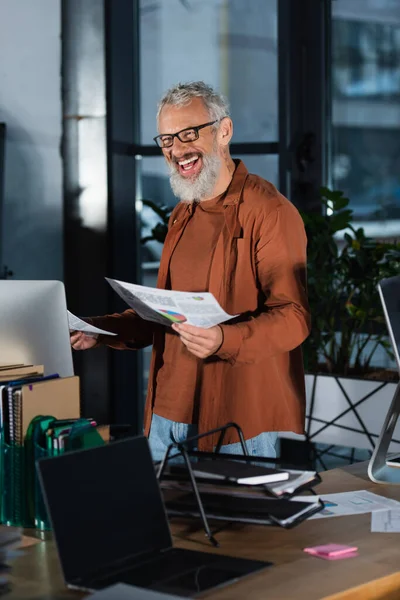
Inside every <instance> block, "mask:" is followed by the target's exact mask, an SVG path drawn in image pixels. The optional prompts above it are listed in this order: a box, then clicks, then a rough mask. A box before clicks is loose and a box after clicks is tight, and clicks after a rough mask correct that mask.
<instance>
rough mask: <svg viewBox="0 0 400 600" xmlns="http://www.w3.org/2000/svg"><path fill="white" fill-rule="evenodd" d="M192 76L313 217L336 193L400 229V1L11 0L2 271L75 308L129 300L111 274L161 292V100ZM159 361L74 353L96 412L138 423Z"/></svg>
mask: <svg viewBox="0 0 400 600" xmlns="http://www.w3.org/2000/svg"><path fill="white" fill-rule="evenodd" d="M196 79H204V80H205V81H207V82H208V83H210V84H212V85H214V86H215V87H216V88H217V89H218V90H219V91H221V92H222V93H223V94H225V95H226V96H227V98H228V100H229V101H230V104H231V109H232V117H233V120H234V125H235V134H234V139H233V144H232V153H233V155H234V156H238V157H241V158H242V159H243V160H244V162H245V163H246V165H247V167H248V168H249V170H250V171H254V172H256V173H257V174H259V175H261V176H263V177H265V178H266V179H269V180H270V181H272V182H273V183H274V184H275V185H277V187H278V188H279V189H280V190H281V191H282V192H283V193H284V194H286V195H287V196H288V197H289V198H290V199H291V200H292V201H293V202H294V203H295V204H296V206H298V207H299V208H301V209H303V210H306V211H316V210H320V209H321V207H320V204H319V194H318V190H319V187H320V185H322V184H323V185H329V186H331V187H334V188H338V189H341V190H343V191H344V192H345V193H346V194H348V195H349V197H350V200H351V207H352V208H353V210H354V211H355V220H356V224H357V225H360V226H361V225H362V226H363V227H365V230H366V233H367V234H368V235H371V236H373V237H377V238H382V239H395V238H397V237H398V236H399V233H400V168H399V167H400V164H399V162H400V152H399V150H400V135H399V133H400V132H399V128H400V4H399V3H398V1H397V0H301V1H299V0H83V1H82V0H34V2H33V1H32V0H0V122H1V123H4V124H5V135H4V136H2V131H1V130H0V138H3V139H4V172H3V173H1V160H0V184H1V181H2V179H3V194H2V195H1V191H0V200H2V206H1V210H0V215H1V219H0V225H1V228H2V233H1V244H0V273H2V274H3V273H5V272H6V271H7V270H11V271H12V273H13V275H12V276H13V277H14V278H17V279H61V280H63V281H64V282H65V284H66V291H67V299H68V306H69V308H70V310H72V311H73V312H74V313H76V314H78V315H94V314H103V313H105V312H110V311H113V310H120V309H123V308H124V306H123V304H122V303H119V302H118V300H117V299H116V298H115V294H113V293H112V291H111V290H110V289H109V288H108V286H107V284H106V283H105V281H104V276H110V277H115V278H118V279H122V280H125V281H135V282H143V283H145V284H149V285H152V284H153V283H154V281H155V276H156V272H157V266H158V260H159V256H160V251H161V246H160V244H158V243H157V242H151V243H150V244H147V245H143V244H141V242H140V240H141V238H142V237H143V236H145V235H147V234H148V233H149V231H150V229H151V227H153V226H154V224H155V221H154V219H155V215H154V213H153V212H152V211H151V210H148V209H146V207H144V206H143V204H142V200H143V199H151V200H153V201H155V202H157V203H159V204H167V205H171V204H172V203H174V198H173V197H172V194H171V192H170V189H169V183H168V175H167V171H166V169H165V166H164V163H163V159H162V157H161V156H160V152H159V150H158V149H157V147H156V146H155V145H154V144H153V143H152V137H153V136H154V135H155V133H156V125H155V113H156V105H157V100H158V98H159V97H160V95H161V94H162V92H163V91H164V90H165V89H166V88H168V87H169V86H170V85H172V84H173V83H175V82H177V81H186V80H196ZM1 155H2V151H1V139H0V159H1ZM0 187H1V185H0ZM3 276H4V275H3ZM148 359H149V350H148V349H147V350H145V351H143V352H141V353H134V352H132V353H131V352H124V353H120V352H111V351H109V350H107V349H97V350H95V351H93V352H87V353H81V354H76V355H75V361H76V370H77V373H78V374H79V375H80V377H81V383H82V399H83V405H84V412H85V414H87V415H89V414H90V415H91V416H94V417H96V418H97V419H98V420H100V421H111V422H118V423H130V424H132V425H133V427H134V428H135V429H136V430H137V431H138V430H139V429H140V426H141V420H142V407H143V401H144V393H145V389H146V378H147V368H148ZM377 360H381V362H382V361H385V360H387V359H386V358H384V357H383V356H380V357H379V355H377Z"/></svg>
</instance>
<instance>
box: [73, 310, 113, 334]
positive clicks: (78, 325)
mask: <svg viewBox="0 0 400 600" xmlns="http://www.w3.org/2000/svg"><path fill="white" fill-rule="evenodd" d="M67 313H68V325H69V330H70V331H83V333H86V335H98V334H99V333H102V334H104V335H117V334H116V333H111V331H105V329H100V328H99V327H94V325H89V323H86V321H82V319H80V318H79V317H76V316H75V315H73V314H72V313H71V312H69V310H67Z"/></svg>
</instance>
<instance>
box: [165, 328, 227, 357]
mask: <svg viewBox="0 0 400 600" xmlns="http://www.w3.org/2000/svg"><path fill="white" fill-rule="evenodd" d="M172 329H173V330H174V331H176V332H177V333H178V334H179V336H180V338H181V340H182V342H183V343H184V344H185V346H186V348H187V349H188V350H189V351H190V352H191V353H192V354H194V355H195V356H197V358H207V357H208V356H211V355H212V354H215V353H216V352H217V350H218V349H219V348H220V346H221V344H222V342H223V339H224V337H223V334H222V329H221V328H220V327H219V326H218V325H214V327H210V328H209V329H204V328H203V327H195V326H194V325H185V324H183V323H180V324H178V323H174V324H173V325H172Z"/></svg>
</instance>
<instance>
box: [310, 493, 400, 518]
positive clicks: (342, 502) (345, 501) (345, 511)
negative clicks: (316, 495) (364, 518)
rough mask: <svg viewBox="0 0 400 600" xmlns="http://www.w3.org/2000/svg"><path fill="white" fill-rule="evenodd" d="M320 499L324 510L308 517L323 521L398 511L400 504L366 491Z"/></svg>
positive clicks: (326, 496)
mask: <svg viewBox="0 0 400 600" xmlns="http://www.w3.org/2000/svg"><path fill="white" fill-rule="evenodd" d="M320 498H321V500H322V502H324V504H325V509H324V510H322V511H321V512H319V513H317V514H316V515H313V516H312V517H310V519H324V518H327V517H342V516H344V515H357V514H358V515H359V514H363V513H372V512H375V511H380V510H388V509H397V510H399V509H400V502H397V500H391V499H390V498H384V497H383V496H378V494H373V493H372V492H368V491H367V490H360V491H358V492H343V493H340V494H321V495H320Z"/></svg>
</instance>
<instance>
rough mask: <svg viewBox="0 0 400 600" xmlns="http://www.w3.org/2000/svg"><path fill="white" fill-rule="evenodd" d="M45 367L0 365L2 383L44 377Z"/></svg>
mask: <svg viewBox="0 0 400 600" xmlns="http://www.w3.org/2000/svg"><path fill="white" fill-rule="evenodd" d="M43 373H44V367H43V365H24V364H22V363H21V364H15V365H14V364H13V365H11V364H0V382H2V381H12V380H17V379H23V378H25V377H36V376H37V375H43Z"/></svg>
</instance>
